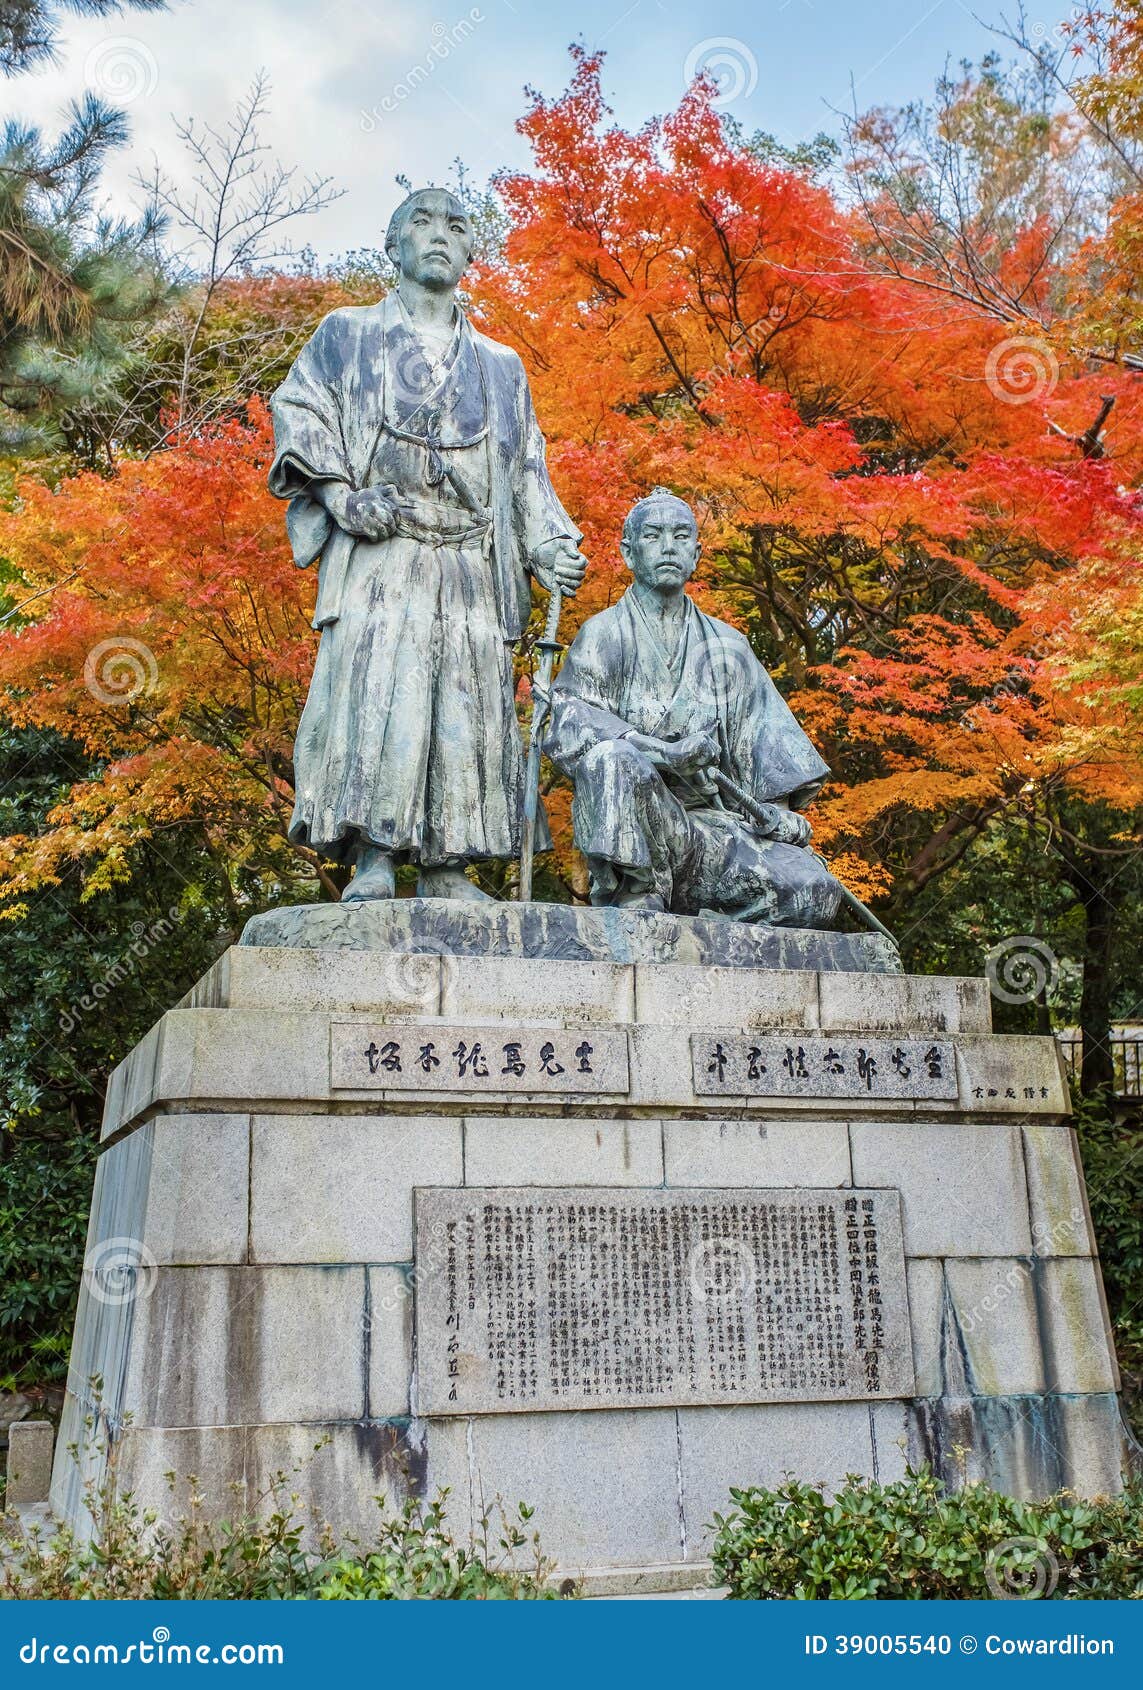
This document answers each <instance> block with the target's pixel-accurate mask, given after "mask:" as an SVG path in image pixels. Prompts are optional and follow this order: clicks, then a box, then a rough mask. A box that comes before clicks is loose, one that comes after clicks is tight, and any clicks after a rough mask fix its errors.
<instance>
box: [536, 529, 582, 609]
mask: <svg viewBox="0 0 1143 1690" xmlns="http://www.w3.org/2000/svg"><path fill="white" fill-rule="evenodd" d="M531 564H532V574H533V575H534V576H535V577H536V580H537V581H538V582H539V583H540V585H541V587H546V588H547V590H548V592H549V593H550V592H551V590H552V588H553V586H555V587H558V588H559V589H560V592H561V593H563V594H564V596H565V597H566V598H574V597H575V595H576V593H577V592H578V591H579V589H580V587H581V586H582V585H583V577H584V571H585V570H586V569H587V559H586V558H585V557H584V555H583V553H582V552H581V551H580V550H579V548H578V547H577V546H574V545H573V544H572V542H571V541H570V540H568V539H565V538H564V537H563V536H562V535H561V536H560V537H558V538H557V539H555V540H544V541H543V542H542V543H541V544H540V545H538V546H537V547H536V548H535V549H534V551H533V552H532V557H531Z"/></svg>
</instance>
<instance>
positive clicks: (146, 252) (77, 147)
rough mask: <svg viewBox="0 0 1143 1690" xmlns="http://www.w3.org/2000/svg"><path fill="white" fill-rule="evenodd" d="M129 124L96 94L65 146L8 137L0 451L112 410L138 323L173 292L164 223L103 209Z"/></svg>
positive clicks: (3, 187) (74, 112)
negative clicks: (81, 415) (160, 239)
mask: <svg viewBox="0 0 1143 1690" xmlns="http://www.w3.org/2000/svg"><path fill="white" fill-rule="evenodd" d="M126 138H127V126H126V122H125V120H124V118H123V116H122V114H121V113H120V112H116V111H114V110H112V109H111V108H110V107H108V106H107V105H105V104H104V103H103V102H102V101H100V100H97V99H96V98H95V96H94V95H92V94H91V93H88V94H87V95H85V97H84V98H83V100H82V101H80V102H79V103H77V104H75V105H73V107H72V108H71V111H70V113H69V120H68V124H67V127H66V128H65V129H64V131H63V133H62V134H61V135H60V136H59V137H58V138H57V139H55V140H54V141H50V142H49V141H47V140H46V139H45V138H44V136H43V135H42V134H41V132H40V131H39V130H38V129H35V128H31V127H29V126H28V125H25V124H19V123H15V122H8V123H6V124H4V125H3V126H2V127H0V447H2V448H3V449H4V450H5V452H6V453H14V452H18V451H29V450H32V449H39V450H41V451H42V450H44V449H45V448H50V447H58V446H59V445H60V443H61V438H62V439H64V440H66V439H67V436H68V433H69V430H70V431H74V429H75V427H76V414H77V413H78V412H81V411H82V409H83V408H84V407H85V406H87V405H89V404H91V403H93V402H102V403H106V402H108V400H109V399H110V396H111V394H112V392H113V389H114V385H115V383H116V381H117V380H119V379H120V378H121V376H122V374H123V372H124V370H125V369H126V367H127V365H128V364H129V363H130V361H131V359H132V357H133V355H134V353H133V334H132V331H133V328H134V325H136V324H138V323H140V322H143V321H146V320H147V319H148V318H149V317H151V316H153V314H154V313H155V311H156V310H157V309H158V307H159V305H160V304H161V302H162V301H163V300H164V298H166V297H167V295H168V292H169V289H168V286H167V283H166V281H165V279H164V277H163V275H162V273H161V269H160V267H159V264H158V263H157V261H156V258H155V255H154V248H155V239H156V236H157V234H158V232H159V220H158V218H157V217H156V216H155V214H154V213H153V212H147V213H145V214H144V216H143V217H142V218H141V219H140V220H139V221H138V222H136V223H127V222H123V221H118V222H116V221H112V220H110V219H108V218H107V217H105V216H103V215H101V214H100V213H99V211H98V210H97V208H96V198H95V196H96V189H97V184H98V177H99V170H100V168H101V166H102V164H103V163H104V161H105V159H106V157H107V155H108V153H109V152H111V151H113V150H115V149H116V148H118V147H121V146H122V145H123V143H124V141H125V140H126Z"/></svg>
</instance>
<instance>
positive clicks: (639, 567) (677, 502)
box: [619, 487, 702, 594]
mask: <svg viewBox="0 0 1143 1690" xmlns="http://www.w3.org/2000/svg"><path fill="white" fill-rule="evenodd" d="M619 550H620V551H621V552H622V553H623V558H624V561H625V562H626V564H627V567H628V568H629V569H630V571H631V573H632V574H633V575H634V577H635V579H636V581H638V582H639V584H640V586H643V587H650V588H652V589H653V590H654V591H655V592H658V593H667V594H671V593H681V592H682V590H683V588H684V587H685V586H686V584H687V582H688V581H689V580H690V578H691V576H692V575H693V574H694V572H695V566H696V565H697V563H698V560H699V553H700V552H701V550H702V547H701V545H700V544H699V537H698V523H697V522H696V521H695V516H694V512H693V511H692V510H691V507H690V506H689V505H688V504H687V503H686V501H685V500H683V499H680V498H677V497H676V495H675V494H674V493H672V492H671V491H670V489H669V488H667V487H653V488H652V489H651V491H650V492H649V493H648V495H647V497H646V498H645V499H640V500H639V501H638V502H637V503H636V504H634V505H632V507H631V509H630V510H629V511H628V513H627V520H626V522H625V523H624V524H623V538H622V540H621V541H620V543H619Z"/></svg>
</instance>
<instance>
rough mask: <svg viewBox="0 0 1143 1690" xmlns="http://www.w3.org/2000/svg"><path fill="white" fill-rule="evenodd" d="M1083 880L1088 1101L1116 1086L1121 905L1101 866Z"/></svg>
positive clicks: (1083, 1084) (1084, 1082)
mask: <svg viewBox="0 0 1143 1690" xmlns="http://www.w3.org/2000/svg"><path fill="white" fill-rule="evenodd" d="M1083 878H1084V884H1083V885H1082V886H1077V891H1079V893H1080V897H1081V900H1082V902H1083V908H1084V915H1085V917H1086V922H1087V925H1086V931H1085V934H1084V947H1083V995H1082V997H1081V999H1080V1031H1081V1032H1082V1034H1083V1067H1082V1069H1081V1072H1080V1091H1081V1092H1082V1093H1083V1095H1084V1097H1086V1098H1094V1097H1096V1096H1097V1095H1098V1094H1099V1093H1100V1092H1106V1093H1107V1094H1108V1096H1109V1097H1110V1095H1111V1093H1112V1092H1113V1090H1114V1086H1115V1072H1114V1066H1113V1064H1112V1060H1111V945H1112V939H1113V936H1114V932H1115V923H1116V917H1117V915H1118V907H1119V906H1118V900H1117V899H1115V898H1114V897H1113V896H1112V895H1111V890H1110V886H1109V884H1108V883H1107V881H1106V879H1105V877H1104V872H1103V869H1102V867H1101V866H1098V865H1095V864H1092V865H1091V866H1090V867H1088V868H1087V869H1086V871H1085V873H1084V877H1083ZM1112 884H1114V883H1112Z"/></svg>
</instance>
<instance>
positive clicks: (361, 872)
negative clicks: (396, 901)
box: [341, 845, 397, 904]
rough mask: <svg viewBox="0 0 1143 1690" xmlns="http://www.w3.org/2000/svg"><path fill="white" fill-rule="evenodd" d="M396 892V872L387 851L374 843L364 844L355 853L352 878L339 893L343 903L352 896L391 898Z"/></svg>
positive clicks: (359, 897) (358, 897)
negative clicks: (355, 860) (378, 847)
mask: <svg viewBox="0 0 1143 1690" xmlns="http://www.w3.org/2000/svg"><path fill="white" fill-rule="evenodd" d="M396 892H397V873H396V870H395V869H394V867H393V858H392V856H391V854H390V853H389V852H388V851H379V850H378V849H377V848H376V846H374V845H364V846H362V848H361V850H360V851H359V852H358V853H357V867H356V868H355V869H354V871H353V879H352V880H351V881H350V882H349V885H348V886H347V887H346V888H345V891H344V892H343V893H342V894H341V901H342V903H343V904H344V903H345V902H346V901H347V900H352V899H354V898H357V899H361V898H392V897H395V896H396Z"/></svg>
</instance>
